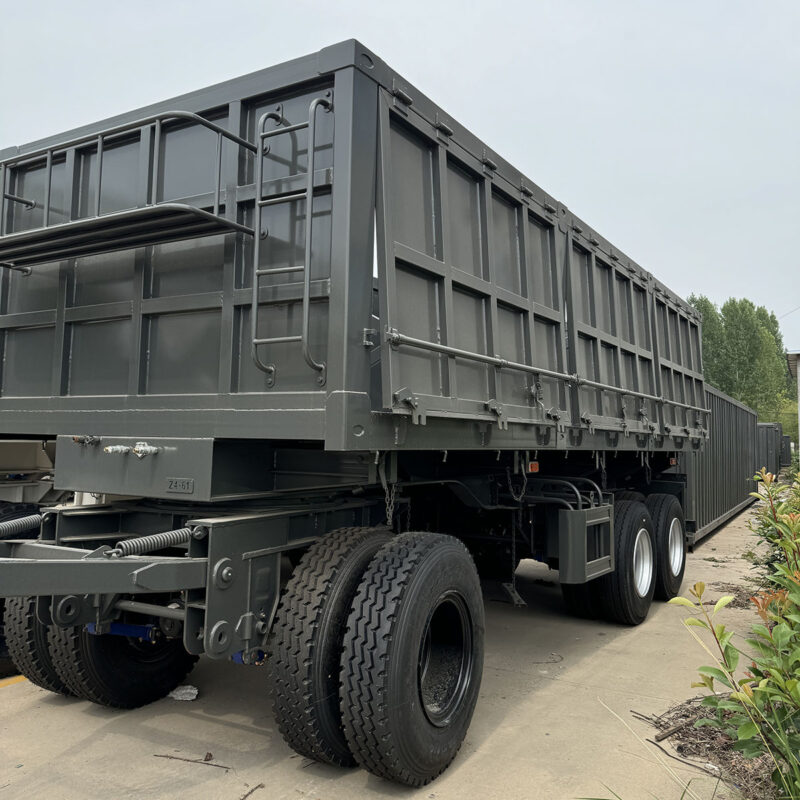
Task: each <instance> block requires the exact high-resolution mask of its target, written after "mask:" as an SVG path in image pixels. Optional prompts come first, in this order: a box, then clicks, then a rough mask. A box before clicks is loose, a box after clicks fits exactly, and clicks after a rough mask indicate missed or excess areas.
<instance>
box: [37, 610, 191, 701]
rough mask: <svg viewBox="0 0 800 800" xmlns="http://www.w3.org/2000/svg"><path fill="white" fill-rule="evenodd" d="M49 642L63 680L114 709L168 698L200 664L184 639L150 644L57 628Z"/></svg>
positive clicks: (79, 693) (85, 696)
mask: <svg viewBox="0 0 800 800" xmlns="http://www.w3.org/2000/svg"><path fill="white" fill-rule="evenodd" d="M49 641H50V652H51V653H52V658H53V664H54V665H55V668H56V670H57V671H58V675H59V678H60V679H61V680H62V682H63V683H64V684H66V685H67V686H68V687H69V688H70V689H71V690H72V691H73V692H74V693H75V694H76V695H77V696H78V697H81V698H83V699H84V700H91V701H92V702H93V703H97V704H98V705H101V706H109V707H110V708H139V707H140V706H144V705H147V704H148V703H152V702H153V701H155V700H159V699H160V698H162V697H165V696H166V695H167V694H169V693H170V692H171V691H172V690H173V689H174V688H175V687H176V686H178V685H179V684H180V682H181V681H182V680H183V679H184V678H185V677H186V676H187V675H188V674H189V672H190V671H191V669H192V667H194V665H195V663H196V662H197V656H195V655H191V654H190V653H187V652H186V650H185V649H184V647H183V642H182V641H181V640H180V639H166V638H160V639H159V640H158V641H157V642H155V643H153V644H150V643H147V642H140V641H138V640H133V639H129V638H127V637H125V636H115V635H105V636H97V635H95V634H92V633H89V632H88V631H87V630H86V628H84V627H83V626H76V627H73V628H59V627H57V626H55V625H53V626H52V627H51V628H50V637H49Z"/></svg>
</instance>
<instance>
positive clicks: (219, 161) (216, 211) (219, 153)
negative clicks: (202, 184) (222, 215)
mask: <svg viewBox="0 0 800 800" xmlns="http://www.w3.org/2000/svg"><path fill="white" fill-rule="evenodd" d="M216 164H217V169H216V181H215V182H214V216H215V217H218V216H219V192H220V183H221V182H222V134H221V133H218V134H217V157H216Z"/></svg>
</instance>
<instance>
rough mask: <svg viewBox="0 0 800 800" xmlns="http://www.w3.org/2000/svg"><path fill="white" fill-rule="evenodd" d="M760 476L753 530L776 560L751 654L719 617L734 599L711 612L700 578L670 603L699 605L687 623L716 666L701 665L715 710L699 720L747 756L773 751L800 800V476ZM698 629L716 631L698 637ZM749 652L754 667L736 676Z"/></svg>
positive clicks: (761, 596)
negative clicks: (788, 480) (786, 479)
mask: <svg viewBox="0 0 800 800" xmlns="http://www.w3.org/2000/svg"><path fill="white" fill-rule="evenodd" d="M755 480H756V481H757V482H758V488H759V491H758V492H755V493H754V495H755V496H757V497H758V498H759V499H761V500H763V501H764V505H763V506H762V508H761V510H760V511H759V517H758V520H757V524H756V526H754V529H755V530H756V531H757V532H758V533H759V535H761V536H762V537H763V538H764V540H765V541H767V542H769V543H770V544H771V546H772V547H773V549H774V552H775V554H776V558H775V559H774V561H772V562H771V564H770V565H769V570H770V571H769V574H768V578H767V588H766V589H764V590H762V591H760V592H758V593H757V594H756V595H755V596H754V597H752V598H751V599H752V602H753V603H754V605H755V608H756V611H757V613H758V615H759V617H760V618H761V622H759V623H758V624H755V625H753V626H752V627H751V636H750V637H749V638H747V639H746V640H745V642H746V644H747V647H748V649H747V651H743V650H742V649H740V647H739V646H738V645H737V644H736V643H734V641H733V632H732V631H730V630H728V629H727V628H726V626H725V625H724V624H723V623H722V622H719V621H718V619H717V615H718V614H719V612H720V611H721V610H722V609H723V608H724V607H725V606H726V605H728V603H730V602H731V601H732V600H733V597H732V596H730V595H726V596H724V597H721V598H720V599H719V600H718V601H717V602H716V604H715V606H714V608H713V609H712V610H711V611H709V610H708V608H707V607H706V605H705V604H704V602H703V596H704V593H705V589H706V587H705V584H703V583H702V582H700V583H696V584H695V585H694V586H693V587H692V588H691V589H690V590H689V595H690V597H676V598H673V599H672V600H670V603H671V604H673V605H679V606H684V607H686V608H689V609H691V610H692V612H693V613H692V614H691V615H690V616H688V617H687V618H686V619H684V624H685V625H686V626H687V628H688V629H689V631H690V633H691V634H692V636H693V637H694V638H695V639H696V640H697V642H698V643H699V644H700V645H701V646H702V647H703V649H704V650H705V651H706V653H707V654H708V655H709V656H710V657H711V659H712V665H710V666H703V667H700V668H699V670H698V671H699V673H700V680H699V682H697V683H693V684H692V685H693V686H697V687H701V688H705V689H707V690H708V691H709V693H710V694H708V696H706V697H705V698H704V700H703V705H705V706H707V707H709V708H710V709H712V715H711V716H710V717H709V718H707V719H701V720H699V721H698V722H697V723H696V724H697V725H698V726H700V725H712V726H715V727H718V728H720V729H722V730H723V731H725V733H726V734H727V735H728V736H729V737H730V738H731V739H733V740H734V745H733V747H734V748H735V749H737V750H739V751H741V753H742V755H744V756H745V757H748V758H752V757H755V756H759V755H762V754H763V753H767V754H769V757H770V759H771V760H772V763H773V764H774V770H773V773H772V780H773V782H774V783H775V785H776V787H777V788H778V791H779V793H780V796H781V797H782V798H800V484H798V483H797V482H796V481H795V482H794V483H793V485H792V486H791V487H789V488H788V489H787V488H786V487H784V486H781V485H780V484H779V483H778V481H777V480H776V478H775V476H774V475H772V474H771V473H769V472H767V471H766V470H761V471H760V472H759V473H758V474H757V475H756V476H755ZM761 489H763V492H762V491H761ZM698 628H699V629H701V630H704V631H706V632H707V634H709V635H707V636H705V637H703V636H702V635H699V634H698V631H697V630H696V629H698ZM742 656H745V658H746V659H747V660H748V661H749V667H748V668H747V669H746V670H745V671H744V674H743V675H742V676H741V677H738V678H737V674H736V673H737V669H738V667H739V663H740V660H741V658H742ZM717 684H719V685H721V687H723V689H722V691H717V690H716V687H717Z"/></svg>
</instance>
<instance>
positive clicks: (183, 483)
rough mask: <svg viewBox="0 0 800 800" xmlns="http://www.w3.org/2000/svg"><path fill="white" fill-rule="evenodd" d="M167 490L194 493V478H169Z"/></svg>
mask: <svg viewBox="0 0 800 800" xmlns="http://www.w3.org/2000/svg"><path fill="white" fill-rule="evenodd" d="M166 491H168V492H174V493H175V494H193V493H194V478H167V486H166Z"/></svg>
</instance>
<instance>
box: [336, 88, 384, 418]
mask: <svg viewBox="0 0 800 800" xmlns="http://www.w3.org/2000/svg"><path fill="white" fill-rule="evenodd" d="M341 74H343V73H340V72H339V73H337V77H338V75H341ZM389 102H390V101H389V100H388V97H387V95H386V94H384V92H383V91H381V90H378V144H377V151H378V158H377V162H378V174H377V195H376V197H375V208H376V218H377V230H376V234H377V237H378V248H377V250H378V268H379V269H378V299H379V303H380V327H381V330H380V331H379V336H380V342H381V344H380V347H381V394H382V405H383V408H384V409H386V410H389V409H391V407H392V404H393V398H392V389H393V387H395V385H396V380H395V376H396V373H397V371H398V367H397V353H395V351H394V350H392V348H391V346H390V345H389V343H388V342H386V341H385V340H384V331H385V330H386V329H388V328H392V327H394V325H395V323H396V320H397V273H396V271H395V263H394V225H393V219H394V209H393V208H392V196H391V189H390V187H391V180H392V152H391V135H392V133H391V124H390V117H389ZM351 113H354V112H351ZM339 116H340V115H337V119H338V118H339ZM335 199H336V194H335V193H334V200H335ZM333 213H334V215H336V205H335V204H334V209H333ZM336 230H337V229H336V228H334V231H336ZM339 238H340V237H339V236H338V235H334V238H333V241H334V243H336V242H337V241H338V240H339ZM334 263H336V262H334ZM381 267H382V269H381ZM336 284H337V282H336V281H333V286H332V287H331V304H333V303H334V294H333V292H334V291H335V288H336ZM337 294H338V293H337ZM346 352H347V350H346V349H345V350H344V353H342V356H341V358H342V360H343V363H344V359H345V354H346ZM331 371H333V370H331ZM334 374H335V373H334Z"/></svg>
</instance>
